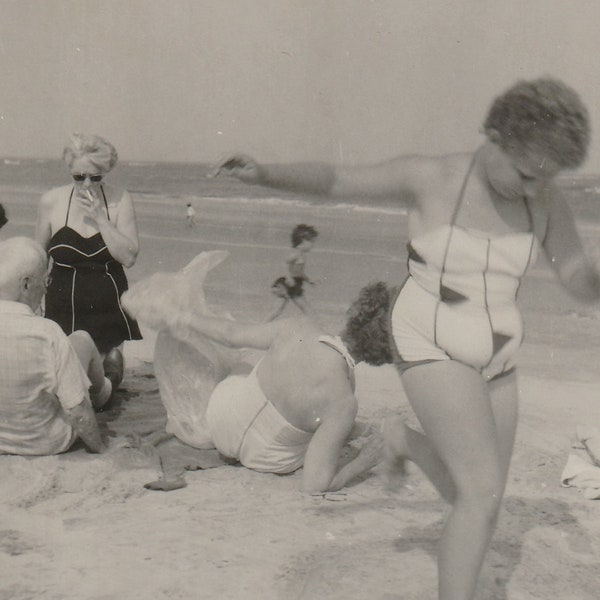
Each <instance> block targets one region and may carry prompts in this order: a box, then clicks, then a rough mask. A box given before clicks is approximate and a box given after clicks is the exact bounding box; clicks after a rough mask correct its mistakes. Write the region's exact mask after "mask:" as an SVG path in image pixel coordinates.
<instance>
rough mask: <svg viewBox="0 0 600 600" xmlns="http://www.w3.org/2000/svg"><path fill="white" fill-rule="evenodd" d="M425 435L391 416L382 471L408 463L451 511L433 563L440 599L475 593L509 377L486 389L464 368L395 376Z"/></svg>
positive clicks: (492, 514) (509, 396) (497, 490)
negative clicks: (436, 492)
mask: <svg viewBox="0 0 600 600" xmlns="http://www.w3.org/2000/svg"><path fill="white" fill-rule="evenodd" d="M402 381H403V385H404V388H405V390H406V393H407V396H408V398H409V401H410V403H411V406H412V407H413V409H414V411H415V414H416V415H417V418H418V419H419V422H420V423H421V426H422V427H423V430H424V432H425V435H423V434H421V433H419V432H417V431H414V430H413V429H410V428H409V427H407V426H406V425H405V424H404V423H402V422H401V420H400V419H398V418H397V417H393V418H391V419H390V420H388V421H387V422H386V425H385V428H384V435H385V447H386V455H387V461H388V466H389V468H390V469H391V470H392V472H394V471H396V472H397V471H398V469H399V467H400V465H401V461H402V460H403V459H408V460H411V461H413V462H415V463H416V464H417V465H418V466H419V467H420V468H421V469H422V470H423V472H424V473H425V474H426V475H427V476H428V477H429V479H430V480H431V482H432V483H433V485H434V486H435V487H436V488H437V490H438V491H439V492H440V494H441V496H442V497H443V498H444V499H445V500H446V501H448V502H449V503H450V504H451V505H452V509H451V511H450V514H449V516H448V519H447V521H446V524H445V527H444V531H443V534H442V538H441V541H440V548H439V556H438V572H439V598H440V600H469V599H471V598H472V597H473V595H474V593H475V586H476V583H477V578H478V576H479V572H480V570H481V565H482V563H483V558H484V556H485V553H486V551H487V548H488V545H489V542H490V539H491V537H492V534H493V531H494V528H495V525H496V519H497V516H498V511H499V509H500V502H501V499H502V495H503V494H504V489H505V486H506V478H507V475H508V468H509V464H510V458H511V455H512V449H513V444H514V438H515V429H516V422H517V390H516V378H515V375H514V373H513V374H510V375H507V376H505V377H502V378H500V379H499V380H497V381H495V382H492V383H490V384H486V383H485V382H484V380H483V379H482V377H481V376H480V375H479V374H478V373H477V372H476V371H474V370H473V369H471V368H470V367H467V366H465V365H463V364H461V363H457V362H454V361H439V362H435V363H430V364H427V365H421V366H418V367H414V368H412V369H409V370H408V371H407V372H406V373H404V374H403V375H402Z"/></svg>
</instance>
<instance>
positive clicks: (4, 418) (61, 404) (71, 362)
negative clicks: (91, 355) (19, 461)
mask: <svg viewBox="0 0 600 600" xmlns="http://www.w3.org/2000/svg"><path fill="white" fill-rule="evenodd" d="M89 386H90V381H89V379H88V377H87V375H86V374H85V372H84V370H83V368H82V366H81V363H80V362H79V359H78V358H77V355H76V354H75V351H74V350H73V348H72V346H71V343H70V342H69V339H68V338H67V336H66V335H65V334H64V333H63V331H62V330H61V329H60V327H59V326H58V325H57V324H56V323H54V322H53V321H50V320H49V319H44V318H43V317H38V316H36V315H35V314H34V313H33V312H32V311H31V309H30V308H29V307H28V306H26V305H25V304H22V303H19V302H9V301H5V300H0V454H23V455H45V454H57V453H59V452H64V451H65V450H67V449H68V448H69V447H70V446H71V444H72V443H73V442H74V441H75V437H76V435H75V432H74V431H73V428H72V427H71V425H70V423H69V422H68V420H67V419H66V416H65V413H64V410H63V408H64V409H70V408H73V407H75V406H77V405H78V404H80V403H81V402H82V401H86V402H89V393H88V389H89Z"/></svg>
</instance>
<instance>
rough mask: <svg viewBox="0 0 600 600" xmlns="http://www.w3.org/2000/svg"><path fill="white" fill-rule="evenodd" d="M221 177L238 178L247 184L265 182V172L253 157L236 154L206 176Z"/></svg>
mask: <svg viewBox="0 0 600 600" xmlns="http://www.w3.org/2000/svg"><path fill="white" fill-rule="evenodd" d="M219 175H226V176H230V177H237V178H238V179H240V180H241V181H244V182H246V183H254V184H259V183H261V182H262V180H263V177H264V172H263V169H262V168H261V167H260V165H259V164H258V163H257V162H256V161H255V160H254V159H253V158H252V157H250V156H247V155H246V154H234V155H233V156H230V157H228V158H226V159H224V160H222V161H221V162H220V163H219V164H218V165H216V166H215V167H213V168H212V169H211V170H210V171H209V172H208V174H207V175H206V176H207V177H209V178H212V177H218V176H219Z"/></svg>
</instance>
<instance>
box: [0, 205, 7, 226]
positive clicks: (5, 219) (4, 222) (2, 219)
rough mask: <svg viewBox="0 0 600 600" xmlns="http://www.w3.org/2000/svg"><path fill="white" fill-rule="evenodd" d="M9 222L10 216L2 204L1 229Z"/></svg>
mask: <svg viewBox="0 0 600 600" xmlns="http://www.w3.org/2000/svg"><path fill="white" fill-rule="evenodd" d="M7 223H8V217H7V216H6V211H5V210H4V206H2V204H0V229H2V228H3V227H4V226H5V225H6V224H7Z"/></svg>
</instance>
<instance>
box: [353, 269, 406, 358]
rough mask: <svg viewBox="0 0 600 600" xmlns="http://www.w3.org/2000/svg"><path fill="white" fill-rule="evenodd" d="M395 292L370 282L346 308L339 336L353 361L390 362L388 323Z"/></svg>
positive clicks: (383, 284)
mask: <svg viewBox="0 0 600 600" xmlns="http://www.w3.org/2000/svg"><path fill="white" fill-rule="evenodd" d="M394 292H395V288H390V287H389V286H388V285H387V283H385V282H383V281H377V282H374V283H370V284H369V285H366V286H365V287H363V288H362V289H361V290H360V292H359V294H358V298H357V299H356V300H355V301H354V302H353V303H352V304H351V305H350V307H349V308H348V311H347V312H346V315H347V321H346V326H345V328H344V330H343V332H342V334H341V337H342V339H343V340H344V343H345V344H346V346H347V348H348V351H349V352H350V354H351V355H352V357H353V358H354V360H356V362H360V361H364V362H366V363H368V364H370V365H375V366H377V365H384V364H387V363H391V362H393V356H392V352H391V345H390V337H389V325H388V320H389V310H390V301H391V299H392V298H393V297H394V295H395V294H394Z"/></svg>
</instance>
